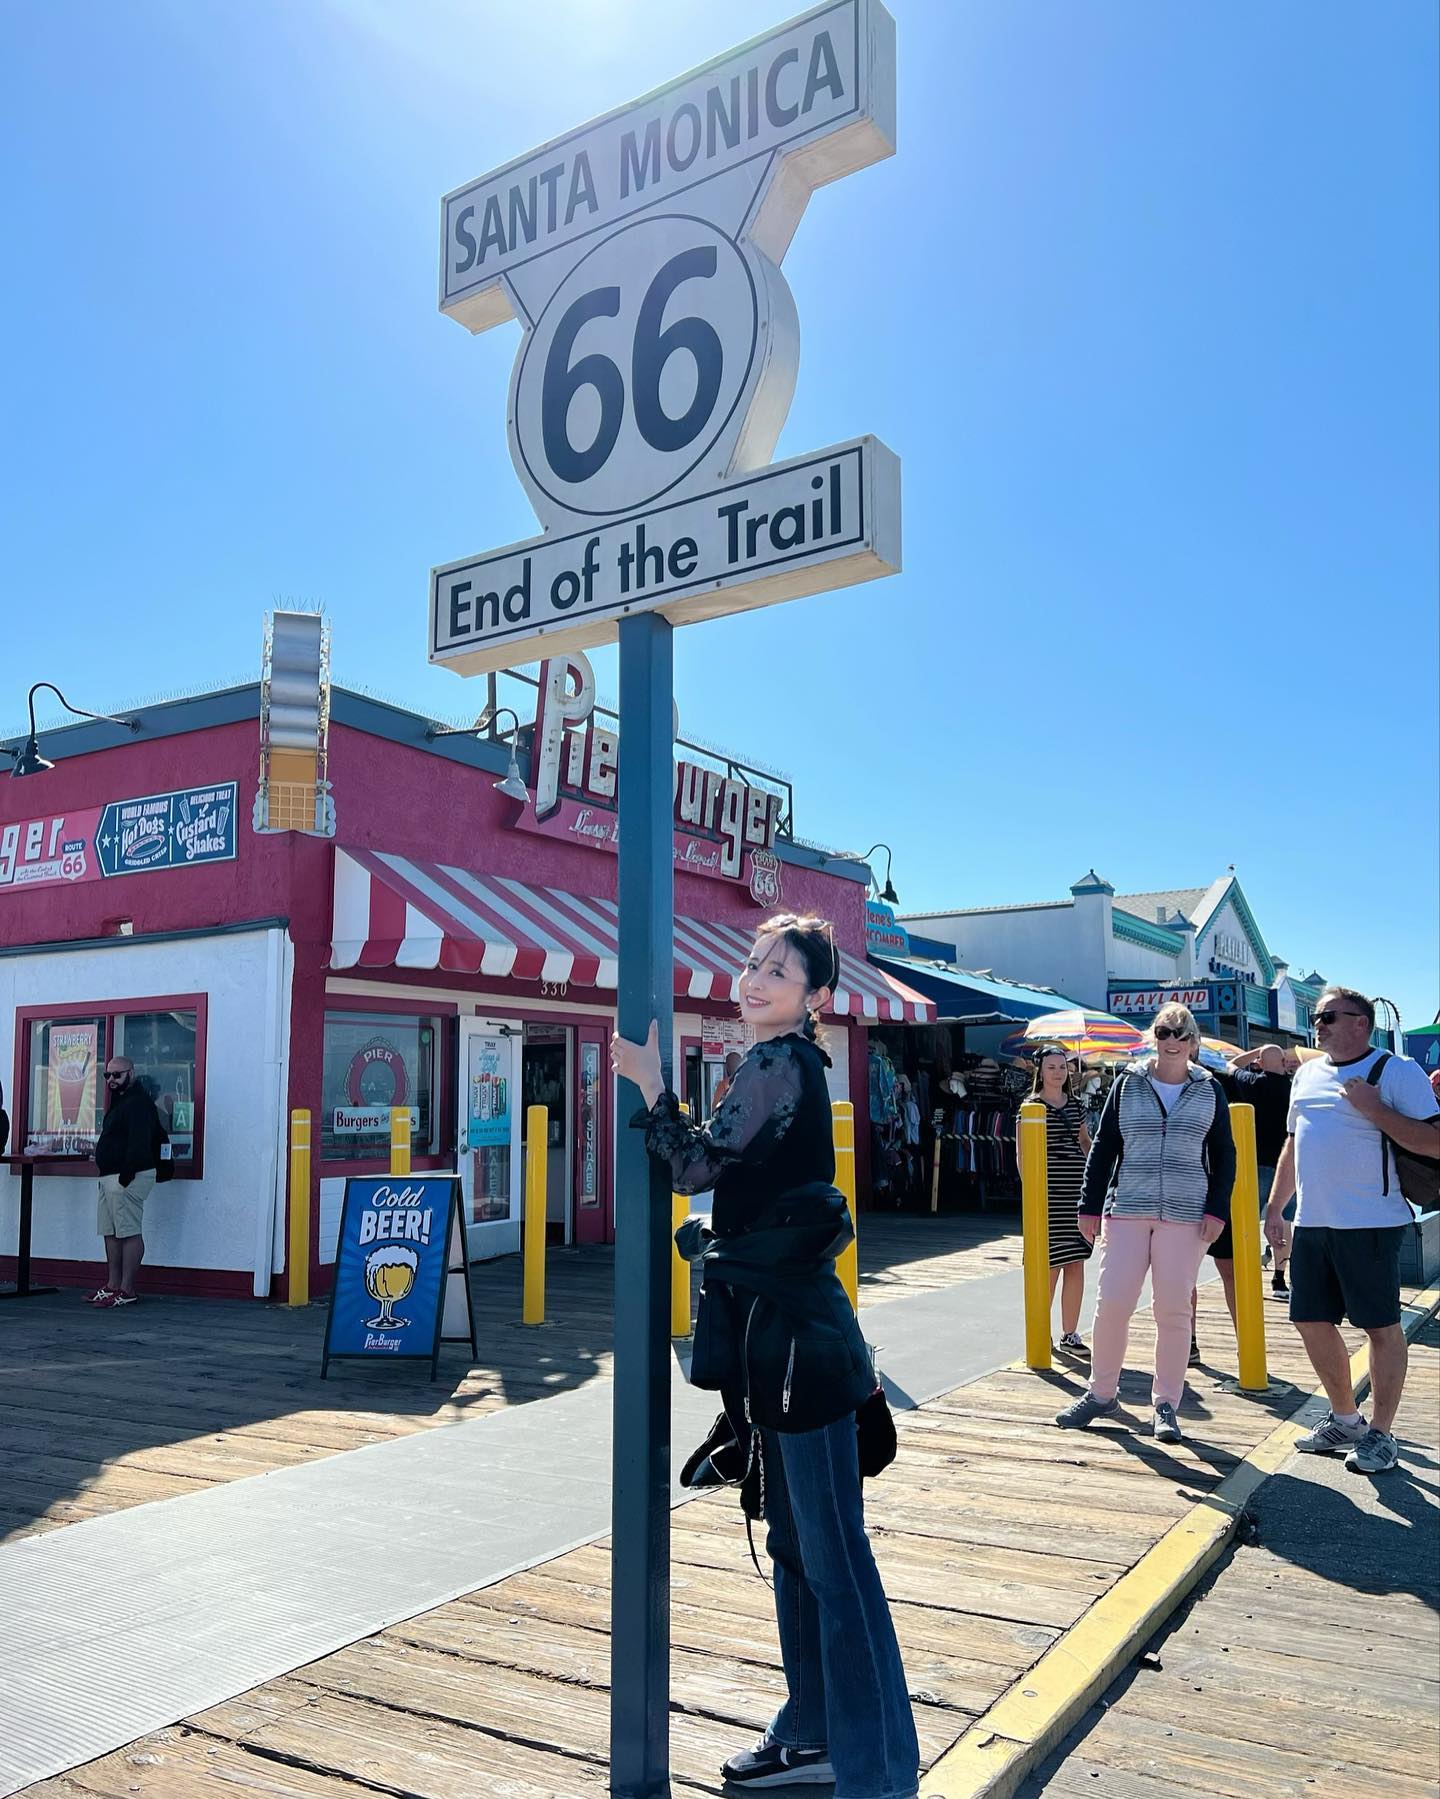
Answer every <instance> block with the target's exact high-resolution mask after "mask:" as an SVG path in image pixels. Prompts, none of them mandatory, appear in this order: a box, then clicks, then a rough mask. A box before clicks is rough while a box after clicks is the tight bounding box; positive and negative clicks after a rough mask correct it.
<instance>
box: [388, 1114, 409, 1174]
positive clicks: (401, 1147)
mask: <svg viewBox="0 0 1440 1799" xmlns="http://www.w3.org/2000/svg"><path fill="white" fill-rule="evenodd" d="M390 1172H391V1174H409V1172H410V1108H409V1106H391V1108H390Z"/></svg>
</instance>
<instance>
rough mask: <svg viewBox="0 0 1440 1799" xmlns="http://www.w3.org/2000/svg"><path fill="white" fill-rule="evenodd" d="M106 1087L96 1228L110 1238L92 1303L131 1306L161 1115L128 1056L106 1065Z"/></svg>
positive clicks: (99, 1142)
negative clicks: (101, 1282) (101, 1279)
mask: <svg viewBox="0 0 1440 1799" xmlns="http://www.w3.org/2000/svg"><path fill="white" fill-rule="evenodd" d="M105 1091H106V1093H107V1095H108V1096H109V1101H110V1103H109V1105H108V1107H107V1108H106V1112H105V1121H104V1123H103V1124H102V1125H101V1126H100V1135H99V1137H98V1138H97V1139H96V1142H95V1166H96V1168H97V1169H98V1170H99V1173H100V1198H99V1204H98V1207H97V1210H96V1228H97V1229H98V1230H99V1232H100V1235H101V1236H102V1237H103V1238H104V1239H105V1264H106V1267H105V1285H104V1286H103V1287H101V1288H100V1289H99V1291H98V1292H96V1293H92V1294H91V1296H90V1299H89V1302H88V1303H89V1304H90V1305H92V1306H104V1307H110V1306H131V1305H134V1303H135V1279H136V1276H137V1275H138V1274H139V1272H140V1262H141V1259H142V1258H143V1256H144V1254H145V1239H144V1237H143V1236H142V1235H141V1234H140V1233H141V1226H142V1221H143V1214H144V1209H145V1201H146V1200H147V1199H148V1198H149V1197H150V1190H151V1188H152V1187H153V1186H154V1185H155V1169H156V1165H157V1163H158V1161H159V1156H160V1114H159V1113H158V1112H157V1111H156V1109H155V1102H154V1100H153V1099H151V1097H150V1095H149V1094H148V1093H147V1092H146V1091H145V1089H144V1088H143V1087H142V1086H141V1085H140V1083H139V1082H138V1081H137V1080H136V1079H135V1065H134V1063H133V1062H131V1060H130V1058H129V1057H128V1056H111V1058H110V1060H109V1061H108V1062H107V1063H106V1064H105Z"/></svg>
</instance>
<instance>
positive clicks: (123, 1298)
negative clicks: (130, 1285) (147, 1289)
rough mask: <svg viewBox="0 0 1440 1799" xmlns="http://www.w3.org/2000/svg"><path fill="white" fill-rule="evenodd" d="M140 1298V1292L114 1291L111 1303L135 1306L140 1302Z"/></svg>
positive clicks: (113, 1304)
mask: <svg viewBox="0 0 1440 1799" xmlns="http://www.w3.org/2000/svg"><path fill="white" fill-rule="evenodd" d="M139 1298H140V1295H139V1294H138V1293H112V1294H111V1296H110V1303H111V1305H112V1306H133V1305H135V1304H136V1303H137V1302H138V1300H139Z"/></svg>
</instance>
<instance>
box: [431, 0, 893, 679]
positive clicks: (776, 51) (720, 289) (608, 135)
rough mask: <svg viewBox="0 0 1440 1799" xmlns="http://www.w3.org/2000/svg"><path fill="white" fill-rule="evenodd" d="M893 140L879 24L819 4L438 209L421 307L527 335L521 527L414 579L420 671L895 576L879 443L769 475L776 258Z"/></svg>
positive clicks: (517, 441) (790, 380)
mask: <svg viewBox="0 0 1440 1799" xmlns="http://www.w3.org/2000/svg"><path fill="white" fill-rule="evenodd" d="M894 148H895V57H894V21H893V20H892V19H891V17H890V15H889V14H888V13H887V12H886V11H885V9H884V7H883V6H881V5H880V4H879V0H837V3H836V4H834V5H829V6H822V7H818V8H817V9H816V10H815V11H813V12H810V13H806V14H805V15H804V16H803V17H802V18H799V19H795V20H792V21H791V22H790V23H789V24H787V25H783V26H781V27H780V28H779V29H778V30H776V31H773V32H771V33H769V34H768V35H766V36H764V37H761V38H757V39H755V40H753V41H752V42H751V43H749V44H745V45H742V46H741V47H740V48H739V49H737V50H734V51H731V52H730V53H729V54H728V55H726V56H723V57H720V58H719V59H717V60H716V61H715V62H712V63H709V64H707V65H706V66H705V67H704V68H702V69H697V70H695V71H694V72H693V73H692V74H689V75H685V76H682V77H681V78H680V80H678V81H675V82H672V83H671V84H670V85H669V86H667V87H664V88H661V89H658V90H657V91H656V92H654V93H652V94H649V95H647V96H646V97H645V98H644V99H642V100H638V101H636V102H635V103H634V104H633V105H630V106H626V107H622V108H621V109H620V110H619V111H617V112H613V113H610V114H608V115H607V116H606V117H604V118H601V119H597V120H595V121H594V122H593V123H592V124H589V125H585V126H582V127H581V128H580V129H579V130H578V131H575V132H572V133H570V134H569V135H568V136H566V137H563V138H559V139H557V140H556V141H555V142H553V143H550V144H547V145H546V146H545V147H544V148H543V149H541V150H536V151H533V152H531V154H530V155H528V156H523V157H521V158H520V159H519V161H517V162H513V163H510V164H508V165H507V166H506V167H504V168H502V169H498V170H496V171H495V172H494V173H493V174H490V175H486V176H485V177H483V178H482V179H481V180H479V181H474V182H470V183H469V184H468V185H466V186H465V187H462V188H458V189H457V190H456V191H455V192H454V193H452V194H449V195H447V196H446V198H445V200H444V202H443V207H442V237H443V241H442V248H441V273H440V310H441V311H442V312H445V313H447V314H449V316H450V317H451V318H454V319H458V320H459V322H460V323H461V324H462V325H465V326H466V327H467V328H468V329H469V330H471V331H485V330H488V329H489V328H490V327H491V326H492V325H498V324H501V323H502V322H504V321H505V320H506V319H509V318H511V317H515V318H518V319H519V320H520V322H521V324H522V325H523V327H524V337H523V340H522V342H521V346H520V353H519V356H518V357H517V359H516V362H515V369H514V373H513V375H512V377H511V383H510V405H509V435H510V454H511V457H512V459H513V461H514V464H515V470H516V473H517V474H518V475H519V477H520V480H521V482H522V483H523V484H524V487H525V490H526V492H527V493H528V494H529V496H530V499H531V502H532V503H533V505H534V508H535V511H536V514H537V516H538V517H539V520H540V523H541V525H542V527H543V531H542V535H541V536H539V537H534V538H530V539H528V540H526V541H525V542H523V543H516V544H511V545H509V546H508V547H507V548H505V549H501V550H495V551H492V552H490V553H489V554H486V555H481V556H474V557H469V558H467V559H465V560H464V561H461V562H452V563H448V564H446V565H445V566H444V567H442V568H437V569H435V570H434V571H433V573H432V575H431V588H430V659H431V661H432V662H443V663H447V664H449V665H450V666H451V667H453V668H455V669H456V670H457V671H458V672H460V673H462V674H478V673H481V672H483V671H484V670H487V669H493V668H504V667H507V666H512V665H513V664H515V663H516V662H519V661H523V660H525V659H526V657H527V656H532V655H550V656H554V655H559V654H562V653H564V652H566V651H573V650H582V649H587V648H589V647H590V646H592V645H594V644H599V643H605V642H608V641H612V640H613V639H614V637H615V635H616V632H617V629H618V625H619V621H620V619H621V618H622V617H623V616H624V615H625V614H627V613H634V612H644V611H650V610H659V611H661V612H663V613H664V615H665V616H666V617H667V618H669V619H670V620H671V621H672V622H673V623H676V624H683V623H690V622H693V621H694V620H697V619H704V618H714V617H718V616H720V615H721V614H724V613H729V612H738V611H741V610H744V609H746V608H749V607H754V606H767V605H772V604H774V603H775V602H776V601H779V600H788V599H794V598H796V597H798V596H799V595H801V594H806V593H814V592H817V591H819V590H820V589H823V588H830V587H842V586H846V585H848V584H850V583H852V582H856V581H865V580H869V579H871V578H873V577H874V576H876V575H887V574H893V573H894V572H895V571H896V570H897V569H898V568H899V566H900V469H899V463H898V462H897V460H896V458H895V457H894V456H893V455H892V454H891V452H890V451H889V450H888V449H886V447H885V446H884V444H882V443H880V442H878V441H877V440H876V439H875V438H873V437H861V438H856V439H854V440H852V441H851V442H848V443H843V444H837V445H835V446H833V447H832V448H830V449H827V450H820V451H817V452H815V453H814V454H812V455H808V456H800V457H796V458H794V459H792V460H790V461H787V462H781V463H771V462H770V457H771V454H772V453H773V451H774V448H775V444H776V440H777V439H778V437H779V435H780V429H781V426H782V425H783V424H784V422H785V415H786V413H787V412H788V410H789V407H790V400H791V396H792V395H793V393H794V389H795V373H796V368H797V365H798V361H799V351H800V334H799V324H798V320H797V318H796V313H795V304H794V301H793V299H792V297H791V294H790V289H789V287H788V286H787V285H786V282H785V278H784V276H783V275H782V274H781V273H780V267H779V265H780V262H781V259H782V258H783V256H784V254H785V251H786V249H787V248H788V246H789V243H790V239H791V237H792V236H793V234H794V231H795V228H796V226H797V225H798V223H799V221H800V216H801V214H802V213H803V212H804V210H805V205H806V202H807V201H808V199H809V197H810V194H811V193H812V191H813V190H814V189H815V188H816V187H819V186H821V185H822V184H823V183H825V182H827V181H834V180H836V179H838V178H839V177H840V176H842V175H848V174H850V173H851V172H852V171H854V170H856V169H859V168H863V167H865V165H866V164H868V163H872V162H876V161H879V160H880V159H881V158H883V157H886V156H889V155H892V154H893V152H894Z"/></svg>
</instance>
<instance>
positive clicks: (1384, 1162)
mask: <svg viewBox="0 0 1440 1799" xmlns="http://www.w3.org/2000/svg"><path fill="white" fill-rule="evenodd" d="M1389 1060H1390V1052H1389V1050H1388V1049H1382V1050H1381V1051H1380V1054H1379V1055H1378V1056H1376V1058H1375V1060H1374V1062H1373V1063H1372V1064H1371V1067H1370V1072H1369V1074H1367V1075H1366V1076H1365V1085H1366V1086H1367V1087H1375V1088H1377V1089H1378V1087H1379V1085H1380V1076H1381V1074H1382V1073H1383V1072H1384V1069H1385V1064H1386V1063H1387V1062H1388V1061H1389ZM1389 1145H1390V1139H1389V1138H1388V1137H1387V1136H1386V1135H1385V1133H1384V1131H1381V1133H1380V1180H1381V1188H1380V1190H1381V1192H1382V1193H1383V1194H1385V1195H1386V1196H1387V1197H1388V1196H1389V1193H1390V1148H1389Z"/></svg>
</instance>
